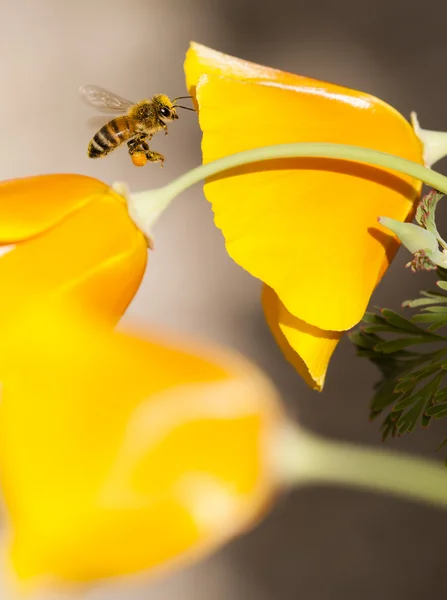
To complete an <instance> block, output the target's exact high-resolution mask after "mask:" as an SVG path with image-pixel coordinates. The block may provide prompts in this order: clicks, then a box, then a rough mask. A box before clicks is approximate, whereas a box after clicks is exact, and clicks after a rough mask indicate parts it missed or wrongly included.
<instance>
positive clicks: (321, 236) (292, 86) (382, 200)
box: [185, 44, 423, 361]
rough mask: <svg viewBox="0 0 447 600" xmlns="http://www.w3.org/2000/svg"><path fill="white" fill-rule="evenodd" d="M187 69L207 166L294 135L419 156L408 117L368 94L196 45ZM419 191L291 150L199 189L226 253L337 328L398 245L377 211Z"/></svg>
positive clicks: (286, 300)
mask: <svg viewBox="0 0 447 600" xmlns="http://www.w3.org/2000/svg"><path fill="white" fill-rule="evenodd" d="M185 71H186V79H187V85H188V89H189V91H190V92H191V93H193V94H194V95H195V98H196V101H197V104H198V108H199V118H200V126H201V129H202V131H203V141H202V150H203V162H204V163H208V162H210V161H212V160H215V159H217V158H220V157H223V156H227V155H230V154H233V153H235V152H239V151H242V150H248V149H252V148H257V147H262V146H267V145H271V144H281V143H292V142H334V143H343V144H352V145H357V146H362V147H367V148H372V149H375V150H380V151H383V152H388V153H391V154H395V155H398V156H401V157H403V158H407V159H410V160H413V161H415V162H418V163H422V162H423V159H422V146H421V143H420V141H419V139H418V138H417V136H416V134H415V133H414V131H413V129H412V128H411V126H410V125H409V123H408V122H407V121H406V120H405V119H404V118H403V117H402V116H401V115H400V114H399V113H398V112H397V111H395V110H394V109H393V108H391V107H390V106H388V105H387V104H385V103H384V102H382V101H381V100H379V99H377V98H375V97H373V96H371V95H369V94H365V93H362V92H357V91H354V90H350V89H347V88H343V87H341V86H337V85H334V84H329V83H323V82H320V81H317V80H314V79H309V78H306V77H300V76H298V75H293V74H290V73H283V72H281V71H278V70H275V69H269V68H267V67H262V66H260V65H254V64H251V63H248V62H246V61H243V60H240V59H237V58H234V57H230V56H226V55H223V54H221V53H219V52H215V51H213V50H210V49H208V48H205V47H203V46H200V45H198V44H192V45H191V48H190V49H189V51H188V54H187V58H186V62H185ZM229 175H231V176H229ZM420 189H421V184H420V183H419V182H418V181H416V180H414V179H412V178H410V177H407V176H405V175H401V174H397V173H391V172H390V171H387V170H385V169H382V168H377V167H372V166H369V165H365V164H359V163H352V162H347V161H337V160H330V159H316V158H299V159H279V160H273V161H268V162H263V163H258V164H251V165H248V166H246V167H241V168H238V169H235V170H233V171H232V172H231V173H225V174H222V176H219V177H215V178H213V179H211V180H210V181H208V182H207V183H206V185H205V195H206V197H207V198H208V200H209V201H210V202H211V204H212V207H213V210H214V213H215V222H216V225H217V226H218V227H219V228H220V229H221V230H222V232H223V234H224V237H225V241H226V247H227V250H228V253H229V254H230V256H231V257H232V258H233V259H234V260H235V261H236V262H237V263H238V264H239V265H241V266H242V267H244V268H245V269H246V270H247V271H249V272H250V273H251V274H252V275H254V276H255V277H257V278H259V279H260V280H262V281H263V282H264V283H265V284H267V286H269V287H270V288H272V289H273V290H274V291H275V293H276V294H277V296H278V298H279V299H280V301H281V303H282V304H283V305H284V307H285V309H286V310H287V311H288V312H289V313H290V314H291V315H293V316H294V317H296V318H297V319H299V320H300V321H304V322H305V323H307V324H308V325H310V326H312V327H316V328H318V329H320V330H326V331H328V332H342V331H345V330H347V329H349V328H351V327H353V326H354V325H355V324H356V323H357V322H358V321H359V320H360V319H361V318H362V316H363V314H364V312H365V309H366V307H367V304H368V302H369V299H370V297H371V294H372V292H373V290H374V288H375V286H376V285H377V283H378V281H379V280H380V278H381V276H382V274H383V272H384V271H385V270H386V268H387V266H388V265H389V263H390V261H391V259H392V257H393V256H394V254H395V252H396V250H397V248H398V243H397V241H396V238H395V237H393V236H391V235H389V233H387V232H386V230H385V229H384V228H383V227H382V226H381V225H379V224H378V223H377V217H378V216H379V215H381V214H386V215H390V216H391V217H392V218H395V219H397V220H400V221H404V220H406V219H411V217H412V214H413V211H414V207H415V203H416V201H417V199H418V198H419V194H420ZM270 321H273V317H272V316H271V318H270ZM289 343H290V339H289ZM292 345H293V347H294V350H295V351H296V352H298V354H299V353H300V351H299V349H298V346H299V345H297V344H295V342H294V341H293V340H292ZM313 352H314V353H315V357H314V359H315V360H317V361H319V360H320V359H323V357H324V356H326V357H327V356H328V355H329V353H327V352H326V350H325V349H324V348H323V349H322V350H321V356H317V355H318V353H319V347H318V344H317V345H316V346H315V348H314V350H313ZM324 360H326V359H324Z"/></svg>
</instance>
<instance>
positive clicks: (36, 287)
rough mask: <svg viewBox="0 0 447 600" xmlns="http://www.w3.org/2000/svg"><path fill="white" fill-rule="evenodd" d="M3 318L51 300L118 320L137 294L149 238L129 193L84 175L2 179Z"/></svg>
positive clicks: (0, 274) (0, 317) (0, 298)
mask: <svg viewBox="0 0 447 600" xmlns="http://www.w3.org/2000/svg"><path fill="white" fill-rule="evenodd" d="M10 242H14V243H15V246H14V247H13V249H12V250H11V251H9V252H8V253H7V254H5V255H3V256H2V257H0V281H1V282H2V294H1V295H0V322H3V320H9V319H11V318H12V314H13V312H17V311H19V310H22V309H23V307H26V306H27V305H29V304H32V303H33V302H35V301H38V300H39V299H40V298H46V299H47V301H48V302H50V301H51V302H53V303H54V302H67V303H71V302H72V301H76V302H78V303H79V304H80V305H81V306H83V307H84V308H85V309H86V310H92V311H96V313H97V314H98V315H100V316H101V318H103V319H104V320H106V321H109V322H110V323H112V324H115V323H116V322H117V321H118V320H119V318H120V317H121V316H122V314H123V312H124V311H125V309H126V308H127V306H128V304H129V303H130V301H131V300H132V298H133V297H134V295H135V293H136V291H137V290H138V287H139V285H140V282H141V279H142V277H143V274H144V271H145V267H146V261H147V242H146V240H145V238H144V235H143V234H142V233H141V232H140V231H139V230H138V229H137V227H136V225H135V224H134V223H133V221H132V220H131V218H130V217H129V214H128V210H127V204H126V201H125V199H124V198H122V197H121V196H119V195H118V194H116V193H115V192H114V191H113V190H111V189H110V188H109V187H108V186H106V185H105V184H104V183H102V182H100V181H97V180H95V179H92V178H90V177H84V176H81V175H44V176H38V177H29V178H25V179H19V180H13V181H7V182H3V183H1V184H0V243H2V244H6V243H10Z"/></svg>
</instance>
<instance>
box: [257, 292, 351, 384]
mask: <svg viewBox="0 0 447 600" xmlns="http://www.w3.org/2000/svg"><path fill="white" fill-rule="evenodd" d="M262 306H263V308H264V314H265V318H266V321H267V324H268V326H269V327H270V330H271V332H272V334H273V336H274V338H275V340H276V343H277V344H278V346H279V347H280V348H281V350H282V352H283V354H284V356H285V357H286V358H287V360H288V361H289V362H290V363H291V364H292V365H293V366H294V367H295V369H296V370H297V371H298V373H299V374H300V375H301V377H302V378H303V379H304V381H305V382H306V383H307V385H308V386H309V387H311V388H313V389H315V390H317V391H321V390H322V388H323V385H324V380H325V377H326V371H327V367H328V364H329V361H330V359H331V356H332V353H333V352H334V350H335V348H336V346H337V344H338V342H339V341H340V338H341V336H342V333H341V332H339V331H324V330H322V329H318V327H313V326H312V325H309V324H308V323H306V322H305V321H302V320H301V319H298V318H297V317H294V316H293V315H291V314H290V313H289V311H288V310H287V309H286V308H285V306H284V304H283V303H282V302H281V300H280V299H279V298H278V296H277V295H276V293H275V292H274V291H273V290H272V289H271V288H269V287H268V286H264V287H263V291H262Z"/></svg>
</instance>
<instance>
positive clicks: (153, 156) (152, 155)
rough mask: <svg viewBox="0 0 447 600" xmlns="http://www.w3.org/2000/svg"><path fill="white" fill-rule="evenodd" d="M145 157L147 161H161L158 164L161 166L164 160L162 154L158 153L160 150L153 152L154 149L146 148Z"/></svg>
mask: <svg viewBox="0 0 447 600" xmlns="http://www.w3.org/2000/svg"><path fill="white" fill-rule="evenodd" d="M146 145H147V144H146ZM146 158H147V160H148V161H149V162H159V163H161V164H160V166H161V167H162V166H163V163H164V161H165V157H164V156H163V154H160V152H155V151H154V150H148V151H147V152H146Z"/></svg>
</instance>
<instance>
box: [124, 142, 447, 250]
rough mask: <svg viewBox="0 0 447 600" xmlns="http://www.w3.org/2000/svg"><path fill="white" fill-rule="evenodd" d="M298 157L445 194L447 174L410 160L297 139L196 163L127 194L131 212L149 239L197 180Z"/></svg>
mask: <svg viewBox="0 0 447 600" xmlns="http://www.w3.org/2000/svg"><path fill="white" fill-rule="evenodd" d="M298 157H315V158H333V159H337V160H352V161H356V162H360V163H367V164H372V165H377V166H379V167H385V168H387V169H392V170H394V171H399V172H400V173H405V174H406V175H410V176H411V177H414V178H415V179H419V180H421V181H423V182H424V183H426V184H428V185H429V186H431V187H433V188H435V189H436V190H439V191H440V192H443V193H444V194H447V177H445V176H444V175H441V174H440V173H436V171H432V170H431V169H429V168H427V167H424V166H423V165H420V164H418V163H415V162H412V161H411V160H407V159H405V158H400V157H399V156H394V155H393V154H387V153H385V152H379V151H378V150H371V149H370V148H362V147H360V146H347V145H345V144H330V143H326V142H299V143H296V144H278V145H275V146H265V147H263V148H255V149H253V150H245V151H244V152H238V153H237V154H231V155H230V156H225V157H224V158H219V159H218V160H215V161H213V162H210V163H208V164H206V165H201V166H200V167H196V168H195V169H192V170H191V171H189V172H188V173H185V174H184V175H181V176H180V177H179V178H178V179H175V180H174V181H172V182H171V183H169V184H168V185H166V186H164V187H161V188H158V189H152V190H148V191H145V192H138V193H136V194H131V195H129V196H126V197H127V201H128V206H129V212H130V215H131V217H132V218H133V220H134V222H135V224H136V225H137V227H139V229H140V230H141V231H143V232H144V233H145V235H146V237H147V238H148V239H150V237H151V229H152V226H153V225H154V223H155V222H156V221H157V220H158V218H159V217H160V215H161V214H162V213H163V212H164V211H165V209H166V208H167V207H168V206H169V204H170V203H171V201H172V200H173V199H174V198H175V197H176V196H178V195H179V194H181V193H182V192H184V191H185V190H186V189H188V188H189V187H191V186H192V185H194V184H196V183H198V182H199V181H202V180H203V179H207V178H209V177H213V176H215V175H219V174H220V173H225V172H226V171H228V170H230V169H233V168H235V167H240V166H243V165H247V164H250V163H254V162H261V161H265V160H273V159H278V158H298ZM114 187H116V189H117V191H118V192H119V193H121V188H122V184H115V186H114Z"/></svg>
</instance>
